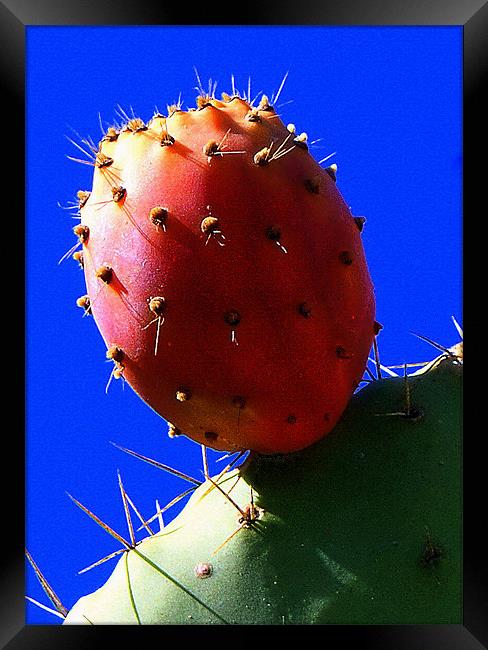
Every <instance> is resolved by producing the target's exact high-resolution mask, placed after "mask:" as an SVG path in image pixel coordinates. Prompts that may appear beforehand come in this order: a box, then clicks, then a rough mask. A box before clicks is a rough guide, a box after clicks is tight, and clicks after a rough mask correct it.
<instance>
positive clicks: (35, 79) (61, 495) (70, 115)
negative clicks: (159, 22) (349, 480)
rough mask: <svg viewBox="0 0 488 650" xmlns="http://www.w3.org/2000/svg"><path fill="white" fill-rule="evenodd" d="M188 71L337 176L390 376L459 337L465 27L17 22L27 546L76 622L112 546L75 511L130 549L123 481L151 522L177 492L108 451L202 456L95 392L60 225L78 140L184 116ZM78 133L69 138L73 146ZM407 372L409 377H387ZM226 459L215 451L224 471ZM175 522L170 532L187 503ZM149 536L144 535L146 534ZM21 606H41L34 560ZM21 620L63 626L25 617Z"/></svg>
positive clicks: (67, 236)
mask: <svg viewBox="0 0 488 650" xmlns="http://www.w3.org/2000/svg"><path fill="white" fill-rule="evenodd" d="M194 66H196V68H197V70H198V72H199V74H200V77H201V79H202V82H203V85H204V87H205V88H206V87H207V83H208V80H209V78H211V79H212V80H214V81H218V86H217V96H218V97H220V92H222V91H227V92H230V91H231V75H232V74H234V76H235V81H236V87H237V88H238V89H239V90H240V91H241V92H242V93H243V92H244V91H245V90H246V89H247V84H248V77H249V76H250V77H251V81H252V93H251V94H252V96H254V95H256V94H257V93H258V92H259V91H263V92H265V93H266V94H268V96H271V95H272V94H273V92H276V91H277V90H278V88H279V85H280V83H281V81H282V79H283V77H284V75H285V73H286V72H287V71H289V76H288V78H287V80H286V83H285V85H284V88H283V90H282V92H281V95H280V97H279V101H278V105H281V106H280V108H279V113H280V114H281V115H282V119H283V121H284V122H285V123H289V122H293V123H294V124H296V126H297V130H298V132H301V131H306V132H307V133H308V136H309V140H311V141H313V140H317V139H319V138H321V140H320V141H319V142H317V143H316V145H314V146H313V147H312V148H311V153H312V155H314V156H315V157H316V159H317V160H320V159H321V158H323V157H325V156H327V155H328V154H330V153H332V152H337V154H336V155H335V156H334V157H332V158H331V159H330V161H329V162H327V163H325V164H330V163H332V162H335V163H336V164H337V165H338V187H339V189H340V190H341V192H342V194H343V195H344V197H345V199H346V201H347V202H348V204H349V205H350V206H351V209H352V212H353V214H355V215H364V216H366V218H367V223H366V225H365V229H364V231H363V242H364V246H365V249H366V255H367V258H368V263H369V267H370V271H371V275H372V278H373V281H374V283H375V286H376V297H377V319H378V320H379V321H380V322H381V323H382V324H383V325H384V330H383V331H382V332H381V334H380V336H379V337H378V343H379V348H380V355H381V361H382V363H383V364H401V363H403V362H405V361H408V362H415V361H426V360H429V359H431V358H433V357H434V356H436V355H437V354H438V352H437V351H436V350H435V349H433V348H432V347H431V346H429V345H428V344H427V343H425V342H423V341H421V340H419V339H417V338H416V337H415V336H413V335H412V333H411V332H412V331H414V332H418V333H421V334H423V335H425V336H428V337H429V338H431V339H434V340H435V341H437V342H439V343H441V344H442V345H445V346H450V345H453V344H454V343H456V342H457V341H458V335H457V333H456V329H455V327H454V325H453V322H452V320H451V316H454V317H455V318H456V319H457V321H458V322H459V323H461V324H462V314H461V302H462V299H461V246H462V241H461V205H462V193H461V192H462V176H461V173H462V126H461V119H462V112H461V111H462V31H461V28H458V27H392V28H386V27H378V28H374V27H356V28H351V27H299V26H295V27H281V26H277V27H268V26H261V27H259V26H258V27H249V28H248V27H237V26H234V27H215V28H214V27H201V26H200V27H176V26H173V27H158V26H156V27H138V26H136V27H117V28H112V27H94V28H92V27H28V28H27V152H26V153H27V221H26V233H27V240H26V252H27V293H26V295H27V426H26V495H27V499H26V545H27V548H28V549H29V551H30V553H31V554H32V555H33V557H34V559H35V561H36V562H37V563H38V564H39V566H40V567H41V570H42V571H43V572H44V574H45V576H46V578H47V580H48V581H49V582H50V583H51V585H52V586H53V587H54V589H55V591H56V592H57V594H58V596H59V597H60V599H61V601H62V602H63V604H64V605H65V606H66V607H67V608H68V609H69V608H70V607H71V606H72V605H73V604H74V602H75V601H76V600H77V599H78V598H79V597H80V596H82V595H84V594H86V593H88V592H90V591H93V590H94V589H96V588H98V587H99V586H100V585H101V584H102V582H104V581H105V580H106V578H107V577H108V575H109V574H110V573H111V571H112V570H113V566H114V563H115V561H116V560H111V561H109V562H107V563H105V564H103V565H101V566H99V567H96V568H94V569H92V570H91V571H89V572H87V573H84V574H82V575H77V572H78V571H79V570H80V569H82V568H84V567H86V566H88V565H89V564H91V563H92V562H94V561H96V560H97V559H99V558H102V557H103V556H104V555H107V554H108V553H110V552H112V551H114V550H116V549H117V548H118V543H117V542H116V541H115V540H114V539H113V538H111V537H110V536H109V535H107V534H106V533H105V532H104V531H103V530H102V529H101V528H99V527H98V526H97V525H96V524H95V523H94V522H93V521H92V520H91V519H89V518H88V517H87V516H86V515H85V514H84V513H83V512H82V511H81V510H79V509H78V508H77V507H76V506H75V505H74V504H73V503H72V502H71V501H70V499H69V498H68V496H67V494H66V491H67V492H69V493H71V494H72V495H73V496H74V497H76V498H77V499H79V500H80V501H81V502H82V503H83V504H84V505H86V506H87V507H88V508H90V509H91V510H92V511H94V512H95V513H96V514H97V515H98V516H99V517H101V518H102V519H103V520H104V521H106V522H107V523H108V524H109V525H110V526H112V527H113V528H114V529H115V530H116V531H117V532H119V533H121V534H122V535H125V536H127V527H126V523H125V516H124V511H123V507H122V502H121V499H120V493H119V488H118V479H117V469H119V470H120V472H121V476H122V479H123V481H124V486H125V489H126V491H127V492H128V494H129V496H130V497H131V499H132V500H133V501H134V502H135V504H136V505H137V507H138V508H139V509H140V511H141V512H142V513H143V515H144V516H146V517H149V516H150V515H151V514H153V512H154V507H155V505H154V504H155V499H156V498H157V499H159V502H160V503H161V504H165V503H167V502H168V501H169V500H170V499H171V498H173V497H174V496H176V495H177V494H179V493H180V492H182V491H183V490H185V489H186V488H187V487H189V484H187V483H185V482H184V481H182V480H180V479H178V478H176V477H174V476H171V475H168V474H166V473H165V472H162V471H161V470H158V469H156V468H154V467H151V466H149V465H147V464H145V463H143V462H141V461H139V460H137V459H135V458H133V457H130V456H128V455H126V454H124V453H123V452H122V451H120V450H118V449H116V448H115V447H114V446H112V445H111V444H110V442H109V441H113V442H116V443H117V444H120V445H122V446H125V447H128V448H130V449H134V450H136V451H138V452H139V453H141V454H144V455H146V456H149V457H151V458H154V459H157V460H159V461H160V462H164V463H167V464H169V465H172V466H174V467H176V468H178V469H181V470H183V471H185V472H186V473H188V474H192V475H193V476H195V477H196V478H201V477H202V474H201V468H202V462H201V453H200V447H199V446H198V445H195V444H194V443H192V442H191V441H188V440H187V439H184V438H178V439H175V440H171V439H169V438H168V436H167V435H166V431H167V426H166V423H165V422H164V420H162V419H161V418H159V417H158V416H157V415H156V414H155V413H154V412H153V411H152V410H151V409H150V408H149V407H148V406H146V405H145V404H144V403H143V402H142V401H141V400H140V399H139V398H138V397H137V396H136V395H135V394H134V393H133V392H132V390H131V389H130V387H129V386H128V385H126V386H125V389H123V388H122V382H120V381H114V382H112V385H111V387H110V390H109V392H108V394H105V385H106V382H107V379H108V376H109V374H110V365H108V364H107V362H106V361H105V346H104V343H103V341H102V338H101V336H100V334H99V333H98V331H97V329H96V326H95V325H94V322H93V320H92V319H91V318H82V317H81V310H80V309H79V308H78V307H76V304H75V301H76V299H77V298H78V297H79V296H81V295H82V294H84V293H85V287H84V280H83V274H82V272H81V270H80V269H79V268H78V265H77V263H76V262H74V261H73V260H71V259H70V258H69V259H68V260H66V261H65V262H63V263H62V264H61V265H58V260H59V259H60V258H61V256H62V255H63V254H64V253H65V252H66V251H67V250H68V249H69V248H70V247H71V246H72V245H73V242H74V236H73V233H72V228H73V227H74V225H76V223H78V222H77V221H75V220H73V219H72V218H71V214H72V213H71V212H69V211H68V210H62V209H60V207H58V202H59V203H60V204H61V205H67V204H68V203H69V201H73V200H75V194H76V191H77V190H78V189H89V188H90V183H91V174H92V169H91V168H90V167H87V166H85V165H80V164H77V163H75V162H72V161H70V160H69V159H68V158H67V156H68V155H71V156H75V157H83V156H82V155H80V152H78V151H77V150H76V149H75V147H73V145H71V144H70V143H69V141H68V140H67V139H66V136H69V137H71V138H73V139H75V140H76V141H78V142H79V141H80V137H88V136H91V137H92V138H93V140H94V141H95V142H98V140H99V139H100V137H101V131H100V127H99V113H100V115H101V118H102V119H103V120H104V123H106V122H107V123H109V122H112V121H113V120H117V121H120V120H119V118H118V117H117V116H116V109H117V106H118V104H120V105H121V106H122V108H123V109H124V110H125V111H126V112H129V111H130V107H132V108H133V109H134V111H135V113H136V115H140V116H141V117H142V118H143V119H144V120H148V119H149V118H150V117H151V116H152V114H153V112H154V110H155V106H157V107H158V108H159V110H160V111H162V112H164V111H165V110H166V105H167V104H171V103H173V102H176V101H177V100H178V96H179V93H180V91H181V96H182V100H183V106H184V107H191V106H195V97H196V95H197V91H196V90H195V86H196V85H197V81H196V77H195V71H194ZM73 129H75V130H76V132H78V134H80V135H79V136H77V135H76V134H75V132H74V131H73ZM399 372H401V371H399ZM221 455H222V454H220V453H219V454H217V453H215V452H209V461H210V469H211V471H212V472H214V473H215V472H217V471H218V470H219V468H221V467H222V466H223V461H220V462H218V460H217V459H218V458H220V456H221ZM183 503H184V501H183V502H180V504H179V505H177V506H175V507H174V508H173V509H172V510H170V511H168V513H167V516H166V517H165V520H166V523H167V522H168V521H169V520H170V519H172V518H173V517H174V515H175V514H177V512H178V511H179V509H180V507H181V505H182V504H183ZM140 535H141V534H139V537H140ZM26 582H27V585H26V593H27V595H29V596H31V597H32V598H35V599H36V600H39V601H41V602H42V603H44V604H46V605H51V604H50V602H49V600H48V599H47V597H46V596H45V594H44V592H43V591H42V589H41V587H40V586H39V584H38V582H37V580H36V577H35V574H34V572H33V571H32V569H31V568H30V566H28V565H27V569H26ZM26 620H27V623H46V624H57V623H59V622H60V619H58V618H56V617H54V616H53V615H51V614H49V613H47V612H44V611H43V610H41V609H39V608H38V607H36V606H34V605H32V604H30V603H27V604H26Z"/></svg>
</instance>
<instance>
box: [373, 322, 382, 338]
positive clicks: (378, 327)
mask: <svg viewBox="0 0 488 650" xmlns="http://www.w3.org/2000/svg"><path fill="white" fill-rule="evenodd" d="M382 329H383V325H382V324H381V323H378V321H377V320H375V322H374V323H373V334H374V335H375V336H377V335H378V334H379V333H380V331H381V330H382Z"/></svg>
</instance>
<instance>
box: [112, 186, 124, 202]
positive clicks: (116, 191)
mask: <svg viewBox="0 0 488 650" xmlns="http://www.w3.org/2000/svg"><path fill="white" fill-rule="evenodd" d="M126 195H127V190H126V189H125V187H122V185H119V186H118V187H112V198H113V200H114V201H115V203H120V201H122V200H123V199H125V197H126Z"/></svg>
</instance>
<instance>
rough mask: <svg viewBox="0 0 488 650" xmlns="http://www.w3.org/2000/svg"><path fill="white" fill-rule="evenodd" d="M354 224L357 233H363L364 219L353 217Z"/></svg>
mask: <svg viewBox="0 0 488 650" xmlns="http://www.w3.org/2000/svg"><path fill="white" fill-rule="evenodd" d="M354 223H355V224H356V226H357V228H358V230H359V232H363V228H364V224H365V223H366V217H354Z"/></svg>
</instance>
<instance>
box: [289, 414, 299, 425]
mask: <svg viewBox="0 0 488 650" xmlns="http://www.w3.org/2000/svg"><path fill="white" fill-rule="evenodd" d="M286 421H287V422H288V424H296V421H297V416H296V415H289V416H288V417H287V418H286Z"/></svg>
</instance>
